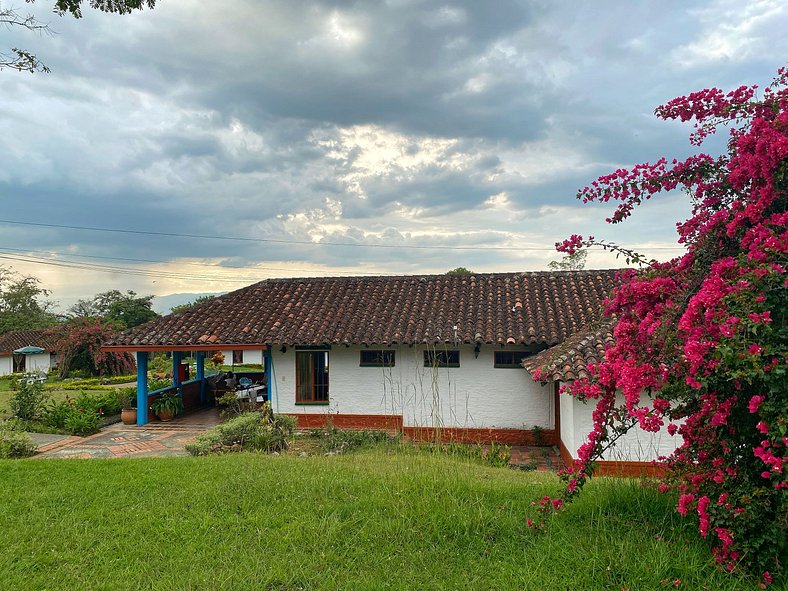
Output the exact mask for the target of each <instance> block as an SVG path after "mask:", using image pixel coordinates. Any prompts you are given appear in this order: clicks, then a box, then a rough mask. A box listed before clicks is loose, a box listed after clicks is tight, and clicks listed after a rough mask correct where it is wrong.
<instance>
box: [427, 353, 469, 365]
mask: <svg viewBox="0 0 788 591" xmlns="http://www.w3.org/2000/svg"><path fill="white" fill-rule="evenodd" d="M455 356H456V357H457V361H451V359H450V357H455ZM441 357H442V358H443V361H441ZM424 367H460V350H459V349H438V350H434V351H433V350H430V349H427V350H426V351H424Z"/></svg>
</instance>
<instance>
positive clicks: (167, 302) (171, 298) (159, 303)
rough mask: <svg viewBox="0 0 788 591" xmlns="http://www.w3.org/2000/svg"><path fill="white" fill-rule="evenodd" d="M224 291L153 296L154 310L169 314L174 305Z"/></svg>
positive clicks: (220, 293)
mask: <svg viewBox="0 0 788 591" xmlns="http://www.w3.org/2000/svg"><path fill="white" fill-rule="evenodd" d="M223 293H226V292H223V291H219V292H203V293H171V294H169V295H163V296H158V295H157V296H156V297H155V298H153V306H152V307H153V310H154V311H155V312H158V313H159V314H169V313H170V309H171V308H172V307H173V306H180V305H181V304H188V303H189V302H193V301H194V300H196V299H197V298H198V297H200V296H216V295H222V294H223Z"/></svg>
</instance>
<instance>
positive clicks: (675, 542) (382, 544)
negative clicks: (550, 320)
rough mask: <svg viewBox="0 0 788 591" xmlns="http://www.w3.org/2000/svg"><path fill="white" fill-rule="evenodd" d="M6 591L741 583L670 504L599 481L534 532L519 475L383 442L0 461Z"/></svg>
mask: <svg viewBox="0 0 788 591" xmlns="http://www.w3.org/2000/svg"><path fill="white" fill-rule="evenodd" d="M0 473H2V474H3V478H2V479H0V498H2V499H3V503H2V504H0V547H2V548H3V550H4V551H3V552H2V553H0V587H2V588H7V589H17V588H19V589H21V588H25V589H53V590H56V589H107V590H110V589H132V588H146V589H183V590H185V589H195V590H196V589H201V590H202V589H206V590H218V589H276V590H296V589H370V590H371V589H496V590H498V589H539V590H542V589H615V590H621V589H632V590H635V589H637V590H643V589H662V590H664V589H673V588H674V587H672V584H673V581H674V580H675V579H680V580H681V588H683V589H715V590H716V589H720V590H728V589H731V590H732V589H750V588H754V587H752V586H749V585H745V584H743V583H742V582H741V581H739V580H737V579H735V578H730V577H727V576H725V575H723V574H722V573H720V572H718V571H717V569H716V568H715V567H714V565H713V564H711V561H710V558H709V553H708V549H707V548H706V547H705V545H704V543H703V542H702V541H699V540H698V538H697V536H696V535H695V534H694V533H693V532H691V531H690V529H689V526H688V524H685V523H683V521H682V520H681V519H679V518H678V516H677V515H676V512H675V510H674V509H673V506H672V499H670V498H668V497H665V496H662V495H659V494H658V493H656V492H655V491H653V490H651V489H647V488H644V487H642V486H640V485H639V484H637V483H634V482H631V481H621V480H607V479H599V480H595V481H593V482H592V483H591V484H590V485H589V486H588V488H587V489H586V491H584V494H583V495H582V496H581V498H580V500H579V501H578V502H576V503H575V504H573V505H572V506H571V507H570V508H569V510H568V511H566V512H564V513H562V514H560V515H559V516H558V517H555V518H553V519H552V520H551V522H550V523H549V524H548V527H547V528H546V530H545V531H544V532H537V531H534V530H530V529H528V528H527V527H526V525H525V523H524V517H525V514H526V511H527V509H528V508H529V507H530V503H531V501H532V500H534V499H535V498H538V497H540V496H541V495H543V494H554V493H555V492H556V491H557V490H558V488H559V484H558V481H557V479H556V477H555V476H554V475H552V474H547V473H533V472H530V473H523V472H520V471H515V470H508V469H501V468H489V467H484V466H480V465H479V464H478V463H474V462H471V461H464V460H462V459H458V458H451V457H447V456H445V455H431V454H427V453H423V452H418V451H412V450H410V451H409V450H407V449H400V450H398V451H392V450H386V449H383V448H377V449H372V450H367V451H364V452H359V453H355V454H348V455H340V456H330V457H325V456H318V457H308V458H302V457H293V456H284V455H283V456H278V457H271V456H264V455H259V454H238V455H226V456H209V457H199V458H149V459H125V460H101V461H99V460H36V459H32V460H15V461H1V462H0Z"/></svg>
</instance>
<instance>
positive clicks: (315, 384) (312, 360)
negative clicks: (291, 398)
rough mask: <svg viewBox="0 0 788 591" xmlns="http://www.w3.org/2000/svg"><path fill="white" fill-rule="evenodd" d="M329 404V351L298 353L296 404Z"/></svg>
mask: <svg viewBox="0 0 788 591" xmlns="http://www.w3.org/2000/svg"><path fill="white" fill-rule="evenodd" d="M299 403H300V404H327V403H328V351H296V404H299Z"/></svg>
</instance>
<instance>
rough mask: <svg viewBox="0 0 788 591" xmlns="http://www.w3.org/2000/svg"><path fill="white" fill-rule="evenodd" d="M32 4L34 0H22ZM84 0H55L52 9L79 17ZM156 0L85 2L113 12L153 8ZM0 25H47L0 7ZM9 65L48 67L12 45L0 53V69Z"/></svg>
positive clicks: (30, 68)
mask: <svg viewBox="0 0 788 591" xmlns="http://www.w3.org/2000/svg"><path fill="white" fill-rule="evenodd" d="M26 2H27V3H28V4H32V3H34V2H35V0H26ZM85 3H86V2H85V0H57V1H56V2H55V5H54V7H53V9H52V10H53V12H54V13H55V14H57V15H58V16H64V15H66V14H70V15H71V16H73V17H74V18H82V6H83V5H84V4H85ZM155 4H156V0H89V2H88V5H89V6H90V7H91V8H93V9H95V10H100V11H101V12H112V13H115V14H130V13H131V12H133V11H135V10H142V9H143V8H145V7H146V6H147V7H148V8H153V7H154V6H155ZM0 25H5V26H7V27H20V28H23V29H27V30H28V31H31V32H38V33H42V32H48V31H49V25H48V24H47V23H44V22H43V21H40V20H38V19H37V18H36V17H35V16H33V15H32V14H22V13H20V12H19V10H18V9H17V8H13V7H12V8H2V7H0ZM3 68H10V69H12V70H18V71H20V72H22V71H26V72H49V68H48V67H47V66H46V65H44V63H43V62H41V60H39V58H38V56H37V55H36V54H35V53H33V52H30V51H27V50H25V49H20V48H18V47H12V48H11V49H10V51H9V52H7V53H0V70H2V69H3Z"/></svg>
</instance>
